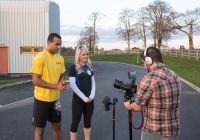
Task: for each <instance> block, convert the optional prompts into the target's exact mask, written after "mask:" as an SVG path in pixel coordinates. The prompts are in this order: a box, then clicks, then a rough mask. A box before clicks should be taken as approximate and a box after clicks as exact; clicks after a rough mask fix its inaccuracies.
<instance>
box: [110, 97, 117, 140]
mask: <svg viewBox="0 0 200 140" xmlns="http://www.w3.org/2000/svg"><path fill="white" fill-rule="evenodd" d="M116 102H118V100H117V98H114V99H113V102H112V103H111V105H112V106H113V118H112V121H113V140H115V105H116Z"/></svg>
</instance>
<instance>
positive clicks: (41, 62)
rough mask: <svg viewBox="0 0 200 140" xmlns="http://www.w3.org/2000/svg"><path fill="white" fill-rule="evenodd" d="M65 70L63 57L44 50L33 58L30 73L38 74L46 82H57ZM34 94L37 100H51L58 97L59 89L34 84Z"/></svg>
mask: <svg viewBox="0 0 200 140" xmlns="http://www.w3.org/2000/svg"><path fill="white" fill-rule="evenodd" d="M65 71H66V69H65V65H64V59H63V57H62V56H60V55H59V54H51V53H49V52H48V51H46V50H44V51H42V52H41V53H39V54H37V55H36V56H35V57H34V58H33V61H32V68H31V73H35V74H40V75H41V79H42V80H43V81H46V82H47V83H51V84H57V83H58V82H59V79H60V75H61V74H62V73H64V72H65ZM34 96H35V98H36V99H38V100H41V101H46V102H52V101H55V100H57V99H59V98H60V91H59V90H57V89H49V88H43V87H39V86H35V90H34Z"/></svg>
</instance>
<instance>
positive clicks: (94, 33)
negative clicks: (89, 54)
mask: <svg viewBox="0 0 200 140" xmlns="http://www.w3.org/2000/svg"><path fill="white" fill-rule="evenodd" d="M95 41H96V34H95V22H94V54H95V51H96V49H95V44H96V42H95Z"/></svg>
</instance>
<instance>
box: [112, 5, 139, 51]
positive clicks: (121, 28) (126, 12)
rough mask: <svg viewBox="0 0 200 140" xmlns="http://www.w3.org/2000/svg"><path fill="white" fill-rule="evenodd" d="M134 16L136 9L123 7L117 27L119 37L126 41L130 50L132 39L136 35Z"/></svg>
mask: <svg viewBox="0 0 200 140" xmlns="http://www.w3.org/2000/svg"><path fill="white" fill-rule="evenodd" d="M134 16H135V11H134V10H131V9H123V10H122V12H121V13H120V14H119V18H118V25H117V28H116V33H117V34H118V35H119V38H121V39H123V40H125V41H126V43H127V45H128V51H130V41H131V39H132V38H133V37H134V26H133V24H134V20H135V18H134Z"/></svg>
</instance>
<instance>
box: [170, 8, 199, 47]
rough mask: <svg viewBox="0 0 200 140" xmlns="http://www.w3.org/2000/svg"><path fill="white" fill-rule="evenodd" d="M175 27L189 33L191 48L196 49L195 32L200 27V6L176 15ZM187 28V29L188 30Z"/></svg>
mask: <svg viewBox="0 0 200 140" xmlns="http://www.w3.org/2000/svg"><path fill="white" fill-rule="evenodd" d="M174 19H175V23H174V28H175V29H178V30H180V31H182V32H184V33H185V34H187V36H188V39H189V49H191V50H192V49H194V44H193V32H195V31H199V30H198V29H199V28H200V8H196V9H194V10H190V11H189V10H187V11H186V12H185V13H179V14H178V16H177V15H176V16H174ZM186 30H187V31H186Z"/></svg>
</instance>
